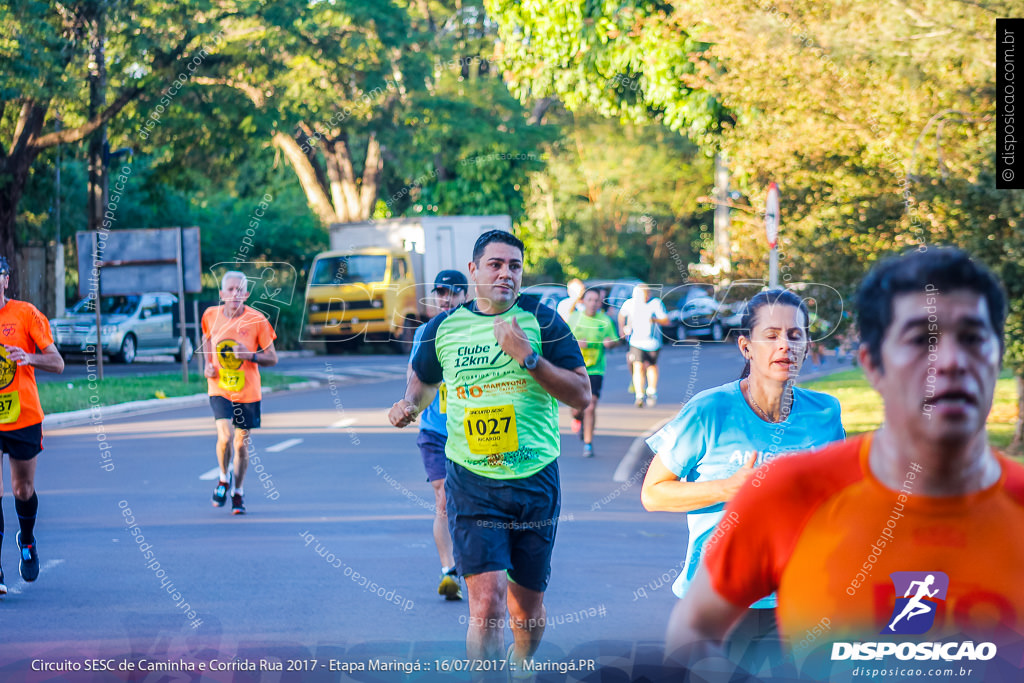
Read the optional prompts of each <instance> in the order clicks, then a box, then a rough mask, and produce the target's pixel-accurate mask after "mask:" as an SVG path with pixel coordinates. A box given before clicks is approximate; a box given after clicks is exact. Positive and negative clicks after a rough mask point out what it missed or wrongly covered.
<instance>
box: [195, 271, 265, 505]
mask: <svg viewBox="0 0 1024 683" xmlns="http://www.w3.org/2000/svg"><path fill="white" fill-rule="evenodd" d="M220 298H221V300H222V301H223V302H224V303H223V305H221V306H216V307H214V308H209V309H207V310H206V312H205V313H203V321H202V326H203V354H202V357H203V359H204V361H205V365H206V367H205V368H204V370H203V373H204V374H205V375H206V378H207V392H208V393H209V394H210V407H211V408H213V417H214V421H215V423H216V425H217V463H218V465H220V481H219V482H218V483H217V488H215V489H214V491H213V504H214V506H215V507H222V506H223V505H224V503H225V502H226V501H227V497H228V489H229V488H231V479H230V475H229V474H228V463H229V462H230V461H231V454H232V451H234V456H235V457H234V460H235V467H234V487H233V488H231V514H234V515H243V514H245V504H244V503H243V501H242V494H243V491H242V482H243V480H244V479H245V470H246V468H247V467H248V464H249V430H251V429H256V428H258V427H259V426H260V399H261V398H262V392H261V390H260V371H259V368H260V366H262V367H270V366H273V365H277V351H275V350H274V339H275V338H276V337H277V335H276V334H274V328H272V327H271V326H270V323H269V322H267V319H266V317H265V316H264V315H263V314H262V313H260V312H259V311H257V310H255V309H253V308H250V307H248V306H246V305H245V300H246V299H248V298H249V280H248V278H246V277H245V274H244V273H241V272H239V271H236V270H230V271H228V272H227V273H224V277H222V278H221V285H220ZM232 431H234V434H232Z"/></svg>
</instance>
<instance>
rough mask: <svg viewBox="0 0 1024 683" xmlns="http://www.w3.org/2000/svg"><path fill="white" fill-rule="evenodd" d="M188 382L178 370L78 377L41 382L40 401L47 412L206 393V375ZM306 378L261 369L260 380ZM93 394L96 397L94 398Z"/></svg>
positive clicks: (285, 381) (275, 384)
mask: <svg viewBox="0 0 1024 683" xmlns="http://www.w3.org/2000/svg"><path fill="white" fill-rule="evenodd" d="M188 380H189V381H188V384H185V383H184V382H182V381H181V373H180V372H167V373H160V374H155V375H138V376H135V377H108V378H106V379H104V380H103V381H102V382H96V383H95V388H90V387H89V384H90V382H89V380H87V379H77V380H74V381H72V382H60V381H56V382H40V383H39V401H40V403H42V405H43V412H44V413H45V414H47V415H52V414H54V413H66V412H69V411H72V410H84V409H86V408H90V407H92V406H94V405H99V406H112V405H117V404H118V403H128V402H130V401H142V400H145V399H149V398H171V397H174V396H191V395H193V394H205V393H206V378H205V377H203V376H202V375H200V374H198V373H195V372H190V373H189V376H188ZM302 381H306V378H304V377H296V376H294V375H285V374H281V373H275V372H261V373H260V383H261V384H262V385H263V386H264V387H278V386H283V385H286V384H293V383H296V382H302ZM93 395H96V396H98V397H99V399H98V400H97V399H93V398H92V397H93Z"/></svg>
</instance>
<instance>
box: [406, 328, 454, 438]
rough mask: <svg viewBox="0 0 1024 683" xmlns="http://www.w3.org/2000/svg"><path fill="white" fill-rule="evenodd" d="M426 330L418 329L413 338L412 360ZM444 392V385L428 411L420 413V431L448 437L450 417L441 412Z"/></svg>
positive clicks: (439, 389)
mask: <svg viewBox="0 0 1024 683" xmlns="http://www.w3.org/2000/svg"><path fill="white" fill-rule="evenodd" d="M426 329H427V326H426V325H420V326H419V327H417V328H416V334H415V335H413V338H412V353H410V354H409V358H410V360H411V359H412V358H413V357H414V356H415V355H416V351H417V350H419V348H420V344H422V343H423V333H424V332H425V331H426ZM444 390H445V389H444V384H442V385H441V386H440V387H438V390H437V393H436V394H434V400H433V401H431V402H430V405H429V406H427V408H426V410H424V411H423V412H422V413H420V429H427V430H429V431H431V432H437V433H438V434H443V435H444V436H448V416H447V415H445V414H444V413H442V412H441V392H442V391H444Z"/></svg>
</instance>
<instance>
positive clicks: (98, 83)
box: [86, 12, 108, 230]
mask: <svg viewBox="0 0 1024 683" xmlns="http://www.w3.org/2000/svg"><path fill="white" fill-rule="evenodd" d="M91 24H92V26H91V28H92V30H91V31H90V33H91V35H90V36H89V51H90V53H91V54H92V60H91V61H92V63H91V64H90V68H89V118H90V119H93V118H95V117H96V116H97V115H98V114H99V113H100V112H101V111H103V108H104V107H105V106H106V103H107V63H106V53H105V52H104V50H103V44H104V42H105V40H106V30H105V21H104V15H103V13H102V12H99V13H98V15H97V16H96V18H95V20H94V21H92V22H91ZM106 142H107V124H105V123H104V124H102V125H100V127H99V128H97V129H96V130H95V132H93V134H92V135H91V136H90V137H89V182H88V196H87V200H86V203H87V209H86V216H87V219H86V226H87V228H88V229H89V230H99V229H100V226H101V225H102V224H103V212H104V211H106V208H107V201H108V196H107V190H108V187H107V159H106V154H105V152H106V144H105V143H106Z"/></svg>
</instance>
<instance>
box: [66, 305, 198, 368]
mask: <svg viewBox="0 0 1024 683" xmlns="http://www.w3.org/2000/svg"><path fill="white" fill-rule="evenodd" d="M93 301H94V300H93V299H91V298H85V299H82V300H81V301H79V302H78V303H77V304H75V305H74V306H72V307H71V308H70V309H69V310H68V312H67V315H66V316H65V317H63V318H57V319H55V320H53V321H52V322H51V327H52V328H53V338H54V341H55V343H56V345H57V348H58V350H60V352H61V353H62V354H69V353H71V354H90V355H91V354H92V353H93V350H92V349H93V348H94V347H95V344H96V308H95V305H94V303H93ZM177 305H178V297H176V296H175V295H174V294H171V293H170V292H148V293H146V294H133V295H128V296H104V297H101V301H100V324H101V330H100V332H101V336H102V340H103V353H104V355H108V356H110V357H111V358H114V359H116V360H118V361H121V362H122V363H132V362H134V361H135V358H136V357H138V356H156V355H162V354H172V355H174V358H175V360H178V361H180V360H181V356H182V351H183V350H184V354H185V358H186V359H187V360H191V359H192V352H193V349H192V342H191V341H189V339H188V338H187V337H186V338H185V345H184V349H182V347H181V343H180V341H179V338H178V336H177V331H176V330H175V329H173V325H172V318H173V310H174V307H175V306H177Z"/></svg>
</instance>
